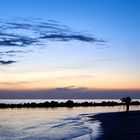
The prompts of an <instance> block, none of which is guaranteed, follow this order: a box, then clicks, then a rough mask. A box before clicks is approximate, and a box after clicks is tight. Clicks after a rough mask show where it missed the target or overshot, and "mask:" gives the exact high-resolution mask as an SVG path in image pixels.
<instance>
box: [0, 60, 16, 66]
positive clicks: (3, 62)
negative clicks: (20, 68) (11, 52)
mask: <svg viewBox="0 0 140 140" xmlns="http://www.w3.org/2000/svg"><path fill="white" fill-rule="evenodd" d="M13 63H16V61H13V60H7V61H6V60H0V65H10V64H13Z"/></svg>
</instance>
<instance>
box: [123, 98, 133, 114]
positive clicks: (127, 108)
mask: <svg viewBox="0 0 140 140" xmlns="http://www.w3.org/2000/svg"><path fill="white" fill-rule="evenodd" d="M121 101H122V102H123V103H125V105H126V112H129V106H130V103H131V101H132V99H131V98H130V97H126V98H122V99H121Z"/></svg>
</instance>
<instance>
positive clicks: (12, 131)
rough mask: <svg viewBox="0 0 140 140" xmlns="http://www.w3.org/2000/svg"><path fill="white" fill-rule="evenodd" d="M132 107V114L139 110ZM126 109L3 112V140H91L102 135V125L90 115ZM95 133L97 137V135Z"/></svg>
mask: <svg viewBox="0 0 140 140" xmlns="http://www.w3.org/2000/svg"><path fill="white" fill-rule="evenodd" d="M139 109H140V106H131V107H130V110H139ZM123 110H125V108H124V107H121V108H120V107H119V106H116V107H74V108H65V107H63V108H33V109H32V108H29V109H27V108H21V109H16V108H14V109H0V139H4V140H10V139H17V138H18V139H39V138H40V139H48V140H49V139H53V140H55V139H56V140H60V139H68V138H69V139H72V138H73V139H75V137H76V138H77V139H78V138H81V136H82V137H83V136H84V137H85V138H86V139H88V138H89V139H90V138H91V136H93V135H94V138H95V136H96V135H98V132H99V131H98V128H99V122H98V121H97V122H93V124H92V125H91V122H90V123H89V122H88V120H87V119H88V118H87V116H88V114H93V115H94V114H97V113H100V112H117V111H123ZM93 129H94V133H93Z"/></svg>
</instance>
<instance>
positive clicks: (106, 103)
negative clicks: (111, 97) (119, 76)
mask: <svg viewBox="0 0 140 140" xmlns="http://www.w3.org/2000/svg"><path fill="white" fill-rule="evenodd" d="M124 105H125V103H118V102H115V101H102V102H101V103H97V102H87V101H85V102H81V103H78V102H74V101H72V100H68V101H66V102H57V101H51V102H48V101H46V102H44V103H35V102H32V103H19V104H6V103H0V108H36V107H37V108H42V107H43V108H44V107H91V106H93V107H96V106H124ZM130 105H131V106H138V105H140V102H139V101H132V102H131V103H130Z"/></svg>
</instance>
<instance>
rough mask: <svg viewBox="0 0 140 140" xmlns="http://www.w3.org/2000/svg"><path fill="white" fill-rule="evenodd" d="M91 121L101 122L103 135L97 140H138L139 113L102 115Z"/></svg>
mask: <svg viewBox="0 0 140 140" xmlns="http://www.w3.org/2000/svg"><path fill="white" fill-rule="evenodd" d="M91 120H98V121H100V122H101V129H102V132H103V134H102V135H101V136H100V137H99V138H98V140H140V111H131V112H129V113H128V114H126V113H124V112H118V113H102V114H98V115H95V116H91Z"/></svg>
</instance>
